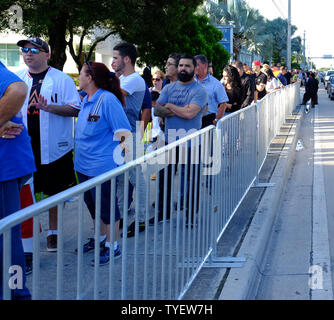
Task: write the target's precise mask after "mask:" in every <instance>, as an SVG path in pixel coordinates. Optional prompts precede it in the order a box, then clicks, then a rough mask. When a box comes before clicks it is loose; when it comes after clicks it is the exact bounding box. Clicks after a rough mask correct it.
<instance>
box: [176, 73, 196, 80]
mask: <svg viewBox="0 0 334 320" xmlns="http://www.w3.org/2000/svg"><path fill="white" fill-rule="evenodd" d="M194 75H195V70H194V71H193V72H191V73H188V72H187V71H181V72H179V73H178V74H177V78H178V79H179V80H180V81H181V82H189V81H190V80H192V78H193V77H194Z"/></svg>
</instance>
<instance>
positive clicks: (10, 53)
mask: <svg viewBox="0 0 334 320" xmlns="http://www.w3.org/2000/svg"><path fill="white" fill-rule="evenodd" d="M98 33H99V31H96V35H97V34H98ZM26 38H28V37H27V36H25V35H20V34H18V33H14V32H12V31H8V32H3V33H0V61H1V62H2V63H3V64H4V65H5V66H7V67H8V69H9V70H11V71H14V72H15V71H17V70H19V69H22V68H24V66H25V65H24V62H23V58H22V54H21V51H20V48H19V47H18V46H17V45H16V43H17V42H18V41H19V40H22V39H26ZM79 41H80V39H79V37H75V39H74V42H75V43H76V44H77V45H78V44H79ZM120 41H121V40H120V38H119V37H118V36H110V37H108V38H107V40H105V41H103V42H100V43H98V45H97V46H96V50H95V61H97V62H103V63H104V64H105V65H106V66H108V68H111V60H112V48H113V47H114V46H115V45H116V44H117V43H118V42H120ZM90 45H91V40H89V39H86V40H85V41H84V48H85V47H86V51H87V50H88V47H89V46H90ZM66 55H67V60H66V63H65V65H64V69H63V71H64V72H66V73H78V69H77V66H76V63H75V62H74V60H73V58H72V56H71V54H70V52H69V50H68V49H67V51H66Z"/></svg>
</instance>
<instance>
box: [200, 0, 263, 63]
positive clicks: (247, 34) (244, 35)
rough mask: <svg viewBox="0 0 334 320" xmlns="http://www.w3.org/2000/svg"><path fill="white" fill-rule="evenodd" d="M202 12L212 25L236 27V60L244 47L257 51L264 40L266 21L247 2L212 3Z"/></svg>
mask: <svg viewBox="0 0 334 320" xmlns="http://www.w3.org/2000/svg"><path fill="white" fill-rule="evenodd" d="M201 12H203V13H204V14H206V15H207V16H208V17H209V19H210V22H211V23H212V24H227V25H234V29H233V37H234V38H233V52H234V57H233V58H234V59H235V60H238V57H239V53H240V50H241V48H242V47H246V48H250V49H251V50H252V51H256V50H257V49H256V48H258V47H259V46H260V44H261V43H263V40H264V38H263V37H261V36H262V35H263V34H264V30H265V19H264V17H263V16H261V15H260V13H259V11H258V10H255V9H253V8H251V7H250V6H249V5H248V4H247V3H246V2H245V1H237V2H233V3H232V4H231V5H229V6H228V5H227V4H225V3H224V2H220V3H219V4H215V3H213V2H210V3H209V4H208V5H206V6H203V8H202V10H201Z"/></svg>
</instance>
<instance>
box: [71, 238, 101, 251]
mask: <svg viewBox="0 0 334 320" xmlns="http://www.w3.org/2000/svg"><path fill="white" fill-rule="evenodd" d="M105 243H106V238H104V240H102V241H101V242H100V249H102V247H104V245H105ZM94 249H95V239H94V238H89V239H88V242H86V243H85V244H84V245H83V253H87V252H90V251H92V250H94ZM75 252H76V253H78V249H75Z"/></svg>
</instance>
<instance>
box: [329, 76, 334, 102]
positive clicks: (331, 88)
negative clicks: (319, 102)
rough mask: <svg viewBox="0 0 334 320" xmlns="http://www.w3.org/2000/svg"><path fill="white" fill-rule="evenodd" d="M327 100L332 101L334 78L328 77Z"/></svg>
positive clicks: (333, 96)
mask: <svg viewBox="0 0 334 320" xmlns="http://www.w3.org/2000/svg"><path fill="white" fill-rule="evenodd" d="M327 93H328V98H329V99H331V100H334V76H330V77H329V79H328V81H327Z"/></svg>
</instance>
